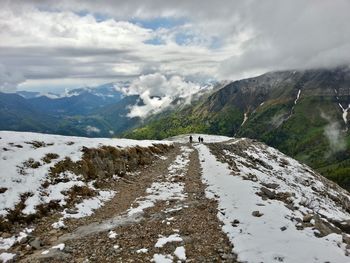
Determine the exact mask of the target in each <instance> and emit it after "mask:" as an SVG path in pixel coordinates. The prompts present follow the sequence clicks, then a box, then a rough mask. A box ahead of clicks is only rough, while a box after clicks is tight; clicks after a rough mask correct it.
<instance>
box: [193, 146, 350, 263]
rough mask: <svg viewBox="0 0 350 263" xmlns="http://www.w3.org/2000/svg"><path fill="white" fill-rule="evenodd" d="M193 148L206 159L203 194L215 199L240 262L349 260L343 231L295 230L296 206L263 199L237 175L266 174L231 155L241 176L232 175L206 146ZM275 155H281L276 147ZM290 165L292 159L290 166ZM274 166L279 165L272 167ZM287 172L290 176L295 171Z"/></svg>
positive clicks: (255, 186) (254, 186)
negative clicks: (316, 232) (293, 208)
mask: <svg viewBox="0 0 350 263" xmlns="http://www.w3.org/2000/svg"><path fill="white" fill-rule="evenodd" d="M195 147H196V149H197V150H198V151H199V156H200V159H204V160H205V161H204V162H201V166H202V169H203V182H204V183H206V184H207V185H208V187H207V191H206V194H207V197H209V198H214V196H216V198H217V199H218V202H219V204H218V205H219V213H218V218H219V219H220V220H221V221H222V222H223V223H224V225H223V231H224V232H225V233H226V234H227V236H228V238H229V240H230V241H231V242H232V243H233V244H234V249H233V252H234V253H236V254H237V255H238V260H239V261H243V262H252V263H254V262H257V263H258V262H281V261H283V262H310V263H311V262H327V261H328V262H337V263H342V262H344V263H345V262H349V257H347V256H345V251H344V250H345V245H344V244H343V243H342V242H341V241H342V237H341V235H337V234H331V235H328V236H326V237H323V238H317V237H315V235H314V232H313V231H312V229H311V228H306V229H304V230H302V231H300V230H297V229H296V227H295V224H296V222H293V221H292V220H291V219H292V218H295V217H302V214H301V212H300V211H298V210H296V211H295V212H293V211H291V210H289V209H288V208H286V207H285V205H284V203H282V202H280V201H277V200H266V201H264V200H262V199H261V197H259V196H258V195H256V194H255V193H256V192H257V191H258V190H259V189H260V184H259V183H258V182H253V181H250V180H243V179H242V178H241V176H243V175H246V174H249V173H253V174H255V175H256V176H257V177H258V178H264V177H265V178H266V177H267V175H265V174H264V171H263V172H262V171H259V170H255V169H253V168H250V167H247V166H244V165H243V164H244V163H245V164H246V163H247V161H246V160H243V158H242V157H240V156H234V160H235V161H236V164H237V163H238V169H239V170H240V175H241V176H233V175H232V174H231V170H230V169H229V167H228V165H227V164H223V163H221V162H219V161H217V160H216V158H215V156H214V155H212V154H211V153H210V151H209V149H208V148H207V147H206V146H205V145H197V146H195ZM251 154H253V153H251ZM259 154H261V153H259ZM275 154H279V155H280V153H278V152H277V151H276V152H275ZM262 157H263V156H259V158H262ZM283 157H284V156H283ZM237 160H238V161H237ZM294 162H296V161H294ZM269 163H270V164H271V162H269ZM294 165H295V164H294V163H293V165H292V166H293V167H294ZM273 168H274V169H277V167H275V166H274V167H273ZM296 169H298V166H296ZM272 171H274V170H272ZM265 172H266V171H265ZM276 172H277V174H279V175H280V176H282V177H284V175H285V174H283V173H278V170H277V171H276ZM280 172H281V171H280ZM293 172H295V171H293ZM286 176H287V177H288V176H293V173H292V172H291V173H290V174H287V175H286ZM333 208H334V207H328V208H327V209H330V210H328V212H329V213H332V214H334V215H335V216H336V217H343V216H346V215H344V214H343V213H341V212H340V211H338V210H337V209H334V210H333ZM253 211H259V212H260V213H262V216H261V217H255V216H253V215H252V212H253ZM233 222H239V223H237V224H233ZM282 229H283V230H282Z"/></svg>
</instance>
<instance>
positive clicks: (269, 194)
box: [259, 187, 276, 199]
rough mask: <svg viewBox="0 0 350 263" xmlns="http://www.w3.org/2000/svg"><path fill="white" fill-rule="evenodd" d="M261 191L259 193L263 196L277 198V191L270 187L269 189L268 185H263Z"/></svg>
mask: <svg viewBox="0 0 350 263" xmlns="http://www.w3.org/2000/svg"><path fill="white" fill-rule="evenodd" d="M260 191H261V192H260V193H259V195H260V196H262V197H267V198H269V199H275V197H276V192H275V191H271V190H270V189H268V188H266V187H261V188H260Z"/></svg>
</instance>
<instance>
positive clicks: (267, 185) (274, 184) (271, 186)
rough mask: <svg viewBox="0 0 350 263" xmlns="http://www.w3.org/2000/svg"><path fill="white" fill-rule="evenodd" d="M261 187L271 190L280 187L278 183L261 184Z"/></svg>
mask: <svg viewBox="0 0 350 263" xmlns="http://www.w3.org/2000/svg"><path fill="white" fill-rule="evenodd" d="M261 185H263V186H265V187H267V188H270V189H276V188H277V187H279V184H276V183H261Z"/></svg>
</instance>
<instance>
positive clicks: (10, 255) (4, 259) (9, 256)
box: [0, 252, 16, 263]
mask: <svg viewBox="0 0 350 263" xmlns="http://www.w3.org/2000/svg"><path fill="white" fill-rule="evenodd" d="M15 257H16V254H13V253H7V252H2V253H1V254H0V260H1V262H4V263H5V262H8V261H12V260H13V259H14V258H15Z"/></svg>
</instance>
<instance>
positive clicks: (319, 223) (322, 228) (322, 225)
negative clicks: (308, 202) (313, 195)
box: [314, 215, 341, 237]
mask: <svg viewBox="0 0 350 263" xmlns="http://www.w3.org/2000/svg"><path fill="white" fill-rule="evenodd" d="M314 219H315V228H316V229H317V230H318V231H319V232H320V233H319V235H317V236H318V237H324V236H327V235H329V234H332V233H336V234H341V230H340V229H339V228H337V227H335V226H334V225H332V224H331V223H329V222H328V221H326V220H322V218H320V217H319V216H318V215H315V217H314Z"/></svg>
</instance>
